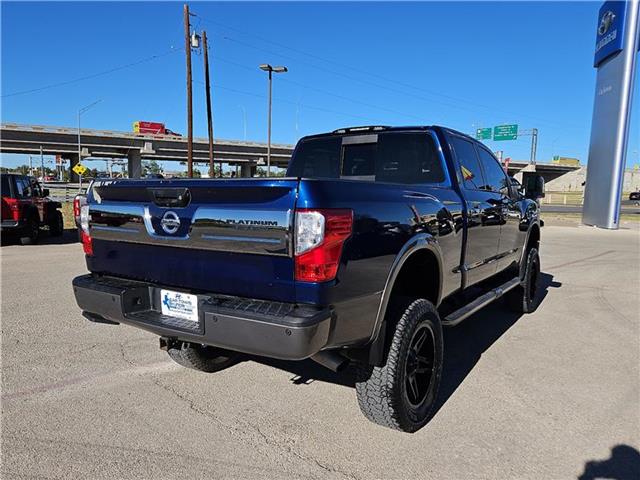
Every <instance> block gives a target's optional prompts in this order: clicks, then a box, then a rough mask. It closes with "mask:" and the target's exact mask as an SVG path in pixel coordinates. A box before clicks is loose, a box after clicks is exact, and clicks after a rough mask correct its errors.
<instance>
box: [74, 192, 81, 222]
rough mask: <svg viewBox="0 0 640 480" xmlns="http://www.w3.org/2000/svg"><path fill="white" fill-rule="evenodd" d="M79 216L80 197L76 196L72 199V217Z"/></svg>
mask: <svg viewBox="0 0 640 480" xmlns="http://www.w3.org/2000/svg"><path fill="white" fill-rule="evenodd" d="M79 217H80V197H78V196H76V197H75V198H74V199H73V218H79Z"/></svg>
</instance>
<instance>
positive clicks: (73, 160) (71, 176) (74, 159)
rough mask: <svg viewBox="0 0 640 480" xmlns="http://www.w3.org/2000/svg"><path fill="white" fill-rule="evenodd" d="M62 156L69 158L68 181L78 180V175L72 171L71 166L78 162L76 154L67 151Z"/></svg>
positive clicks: (76, 181) (74, 181)
mask: <svg viewBox="0 0 640 480" xmlns="http://www.w3.org/2000/svg"><path fill="white" fill-rule="evenodd" d="M63 158H64V159H66V160H69V181H70V182H71V183H78V182H79V181H80V177H79V176H78V174H77V173H76V172H74V171H73V167H75V166H76V165H77V164H78V162H79V160H78V154H77V153H68V154H66V155H65V156H64V157H63Z"/></svg>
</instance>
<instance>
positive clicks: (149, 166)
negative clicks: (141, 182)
mask: <svg viewBox="0 0 640 480" xmlns="http://www.w3.org/2000/svg"><path fill="white" fill-rule="evenodd" d="M144 163H145V164H144V168H143V174H144V175H148V174H153V175H158V174H162V173H163V172H164V170H163V168H162V167H161V166H160V164H159V163H158V162H156V161H155V160H149V161H146V160H145V162H144Z"/></svg>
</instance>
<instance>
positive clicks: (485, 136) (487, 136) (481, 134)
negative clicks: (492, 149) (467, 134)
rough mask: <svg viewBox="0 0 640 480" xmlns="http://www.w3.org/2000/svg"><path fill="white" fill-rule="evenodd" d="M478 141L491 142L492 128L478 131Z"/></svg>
mask: <svg viewBox="0 0 640 480" xmlns="http://www.w3.org/2000/svg"><path fill="white" fill-rule="evenodd" d="M476 139H477V140H491V127H489V128H479V129H477V130H476Z"/></svg>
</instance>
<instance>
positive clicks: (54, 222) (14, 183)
mask: <svg viewBox="0 0 640 480" xmlns="http://www.w3.org/2000/svg"><path fill="white" fill-rule="evenodd" d="M0 180H1V181H2V185H1V192H2V222H1V228H2V235H3V236H5V235H12V236H16V237H18V238H20V241H21V242H22V244H24V245H27V244H33V243H36V242H37V241H38V238H40V229H41V228H42V227H48V228H49V233H50V234H51V235H52V236H60V235H62V233H63V231H64V222H63V217H62V212H61V211H60V210H59V209H60V208H61V207H62V205H61V204H60V202H56V201H53V200H51V199H50V198H49V190H48V189H46V188H42V186H41V185H40V183H39V182H38V181H37V180H36V179H35V178H33V177H30V176H27V175H19V174H12V173H2V174H0Z"/></svg>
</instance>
